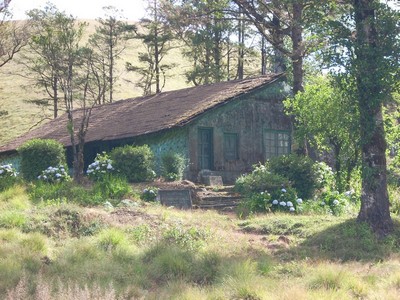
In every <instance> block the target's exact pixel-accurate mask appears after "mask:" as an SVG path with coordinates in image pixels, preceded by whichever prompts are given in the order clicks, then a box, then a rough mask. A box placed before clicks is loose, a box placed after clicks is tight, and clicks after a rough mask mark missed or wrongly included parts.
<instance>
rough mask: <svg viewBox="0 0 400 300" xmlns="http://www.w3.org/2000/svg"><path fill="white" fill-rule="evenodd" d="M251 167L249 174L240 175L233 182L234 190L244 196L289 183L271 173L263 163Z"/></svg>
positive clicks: (279, 187)
mask: <svg viewBox="0 0 400 300" xmlns="http://www.w3.org/2000/svg"><path fill="white" fill-rule="evenodd" d="M253 168H254V169H253V171H252V172H251V173H250V174H247V175H242V176H240V177H239V178H238V179H237V180H236V183H235V190H236V191H237V192H239V193H241V194H242V196H244V197H249V196H251V195H252V194H253V193H261V192H263V191H275V190H279V189H281V187H282V186H288V185H289V182H288V180H287V179H285V178H283V177H282V176H280V175H277V174H273V173H271V172H270V171H269V170H268V168H267V167H266V166H265V165H262V164H258V165H254V166H253Z"/></svg>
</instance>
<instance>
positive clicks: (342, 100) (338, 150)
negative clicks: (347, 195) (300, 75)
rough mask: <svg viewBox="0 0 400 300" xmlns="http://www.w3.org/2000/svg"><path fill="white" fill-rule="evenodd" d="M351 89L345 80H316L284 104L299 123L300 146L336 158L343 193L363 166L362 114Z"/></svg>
mask: <svg viewBox="0 0 400 300" xmlns="http://www.w3.org/2000/svg"><path fill="white" fill-rule="evenodd" d="M350 88H351V86H350V84H348V83H347V84H346V83H345V80H343V79H342V78H337V79H336V81H334V80H333V78H329V77H315V78H312V79H311V82H310V83H309V84H308V85H306V87H305V90H304V92H299V93H297V94H296V96H295V97H294V98H290V99H287V100H285V102H284V104H285V108H286V112H287V113H289V114H291V115H293V116H294V118H295V120H296V131H295V135H296V138H297V139H298V140H299V142H300V143H302V142H303V141H305V140H306V141H307V142H309V143H310V144H311V145H312V146H313V148H314V149H316V150H317V151H318V152H319V153H323V152H331V153H332V154H333V155H334V159H335V162H336V163H335V172H336V178H335V180H336V186H337V187H338V188H339V189H342V186H343V185H344V184H345V182H344V181H346V180H347V181H348V180H349V178H350V175H351V173H352V170H353V169H354V168H356V167H357V165H358V163H359V161H358V156H359V155H358V152H359V149H358V143H359V140H360V137H359V130H358V120H359V112H358V107H357V106H356V105H355V104H354V103H355V102H354V99H353V98H352V96H351V94H349V93H348V89H350ZM346 89H347V90H346ZM346 184H349V182H346Z"/></svg>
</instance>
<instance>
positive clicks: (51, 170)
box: [38, 165, 71, 183]
mask: <svg viewBox="0 0 400 300" xmlns="http://www.w3.org/2000/svg"><path fill="white" fill-rule="evenodd" d="M38 179H39V180H42V181H45V182H48V183H56V182H63V181H68V180H70V179H71V177H70V176H69V175H68V173H67V171H66V170H65V168H64V166H63V165H60V166H58V167H52V166H50V167H48V168H47V169H46V170H44V171H42V174H41V175H39V176H38Z"/></svg>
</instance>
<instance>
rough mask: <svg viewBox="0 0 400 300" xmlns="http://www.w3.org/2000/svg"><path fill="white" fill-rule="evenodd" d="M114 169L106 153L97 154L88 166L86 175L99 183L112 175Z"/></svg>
mask: <svg viewBox="0 0 400 300" xmlns="http://www.w3.org/2000/svg"><path fill="white" fill-rule="evenodd" d="M113 171H114V167H113V165H112V160H111V159H110V157H109V156H108V154H107V153H105V152H103V153H97V155H96V158H95V159H94V162H93V163H91V164H90V165H89V166H88V169H87V171H86V174H87V175H88V176H89V178H90V179H92V180H94V181H101V180H102V179H103V178H104V177H106V176H108V174H112V173H113Z"/></svg>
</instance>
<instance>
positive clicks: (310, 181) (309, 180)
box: [268, 154, 317, 199]
mask: <svg viewBox="0 0 400 300" xmlns="http://www.w3.org/2000/svg"><path fill="white" fill-rule="evenodd" d="M268 169H269V170H270V172H272V173H275V174H278V175H280V176H283V177H285V178H287V179H288V180H289V181H290V182H291V184H292V187H293V188H295V189H296V191H297V194H298V195H299V197H301V198H305V199H311V198H312V196H313V194H314V191H315V189H316V187H317V176H316V173H315V172H314V162H313V161H312V160H311V159H310V158H309V157H306V156H300V155H295V154H290V155H282V156H278V157H273V158H271V159H270V161H269V163H268Z"/></svg>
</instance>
